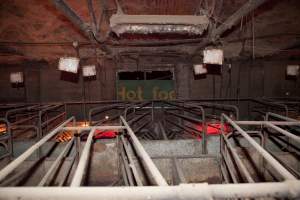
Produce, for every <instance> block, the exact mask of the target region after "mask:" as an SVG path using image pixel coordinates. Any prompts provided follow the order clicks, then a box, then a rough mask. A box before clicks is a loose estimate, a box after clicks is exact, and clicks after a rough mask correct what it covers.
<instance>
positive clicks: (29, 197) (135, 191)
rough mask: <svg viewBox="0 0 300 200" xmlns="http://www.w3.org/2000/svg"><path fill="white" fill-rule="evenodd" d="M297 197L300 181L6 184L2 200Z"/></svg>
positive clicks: (169, 199)
mask: <svg viewBox="0 0 300 200" xmlns="http://www.w3.org/2000/svg"><path fill="white" fill-rule="evenodd" d="M263 197H268V198H269V197H273V198H278V199H284V198H288V199H296V198H299V197H300V181H298V180H294V181H292V180H289V181H284V182H276V183H270V182H269V183H244V184H212V185H209V184H207V183H201V184H180V185H176V186H167V187H158V186H141V187H78V188H72V187H17V188H16V187H2V188H0V200H4V199H5V200H19V199H20V198H22V200H37V199H38V200H50V199H55V200H65V199H72V200H82V199H86V200H99V199H105V200H114V199H118V200H142V199H157V200H171V199H174V200H175V199H186V200H195V199H198V200H211V199H230V198H263Z"/></svg>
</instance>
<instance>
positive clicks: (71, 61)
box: [58, 57, 79, 74]
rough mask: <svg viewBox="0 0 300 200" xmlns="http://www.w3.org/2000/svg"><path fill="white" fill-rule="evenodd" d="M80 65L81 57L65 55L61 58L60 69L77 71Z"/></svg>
mask: <svg viewBox="0 0 300 200" xmlns="http://www.w3.org/2000/svg"><path fill="white" fill-rule="evenodd" d="M78 67H79V58H76V57H63V58H60V59H59V63H58V69H59V70H61V71H66V72H71V73H75V74H76V73H77V71H78Z"/></svg>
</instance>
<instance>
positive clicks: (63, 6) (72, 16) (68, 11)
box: [52, 0, 111, 54]
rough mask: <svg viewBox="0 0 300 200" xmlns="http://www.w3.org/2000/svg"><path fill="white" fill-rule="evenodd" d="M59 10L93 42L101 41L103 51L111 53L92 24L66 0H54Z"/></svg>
mask: <svg viewBox="0 0 300 200" xmlns="http://www.w3.org/2000/svg"><path fill="white" fill-rule="evenodd" d="M52 1H53V3H54V5H55V6H56V8H57V9H58V10H60V11H61V12H62V13H63V14H64V15H65V16H66V17H67V18H68V19H69V20H70V21H71V22H72V23H73V24H74V25H75V26H76V27H78V28H79V29H80V30H81V32H82V33H83V34H84V35H85V36H86V37H87V38H89V39H90V41H91V43H92V44H96V43H100V48H101V50H102V51H104V52H106V53H108V54H110V53H111V51H110V50H109V49H108V48H107V47H106V45H105V44H104V43H103V41H100V40H98V38H97V37H96V35H95V34H94V32H93V31H92V29H91V26H90V25H88V24H87V23H85V22H84V21H83V20H82V19H81V18H80V17H79V16H78V15H77V14H76V12H75V11H74V10H73V9H72V8H71V7H70V6H69V5H68V4H67V3H66V2H65V1H64V0H52Z"/></svg>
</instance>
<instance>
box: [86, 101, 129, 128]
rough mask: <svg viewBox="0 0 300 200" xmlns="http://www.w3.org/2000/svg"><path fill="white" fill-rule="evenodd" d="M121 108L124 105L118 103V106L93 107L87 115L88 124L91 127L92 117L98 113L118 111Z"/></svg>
mask: <svg viewBox="0 0 300 200" xmlns="http://www.w3.org/2000/svg"><path fill="white" fill-rule="evenodd" d="M121 106H124V103H118V104H114V105H106V106H105V105H104V106H101V107H95V108H92V109H90V110H89V114H88V120H89V124H90V125H92V122H93V116H94V115H97V114H99V113H102V112H104V111H108V110H113V109H119V108H120V107H121Z"/></svg>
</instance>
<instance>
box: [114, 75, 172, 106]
mask: <svg viewBox="0 0 300 200" xmlns="http://www.w3.org/2000/svg"><path fill="white" fill-rule="evenodd" d="M174 88H175V87H174V81H173V80H118V82H117V98H118V99H119V100H125V101H143V100H152V99H153V100H173V99H175V98H176V95H175V89H174Z"/></svg>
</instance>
